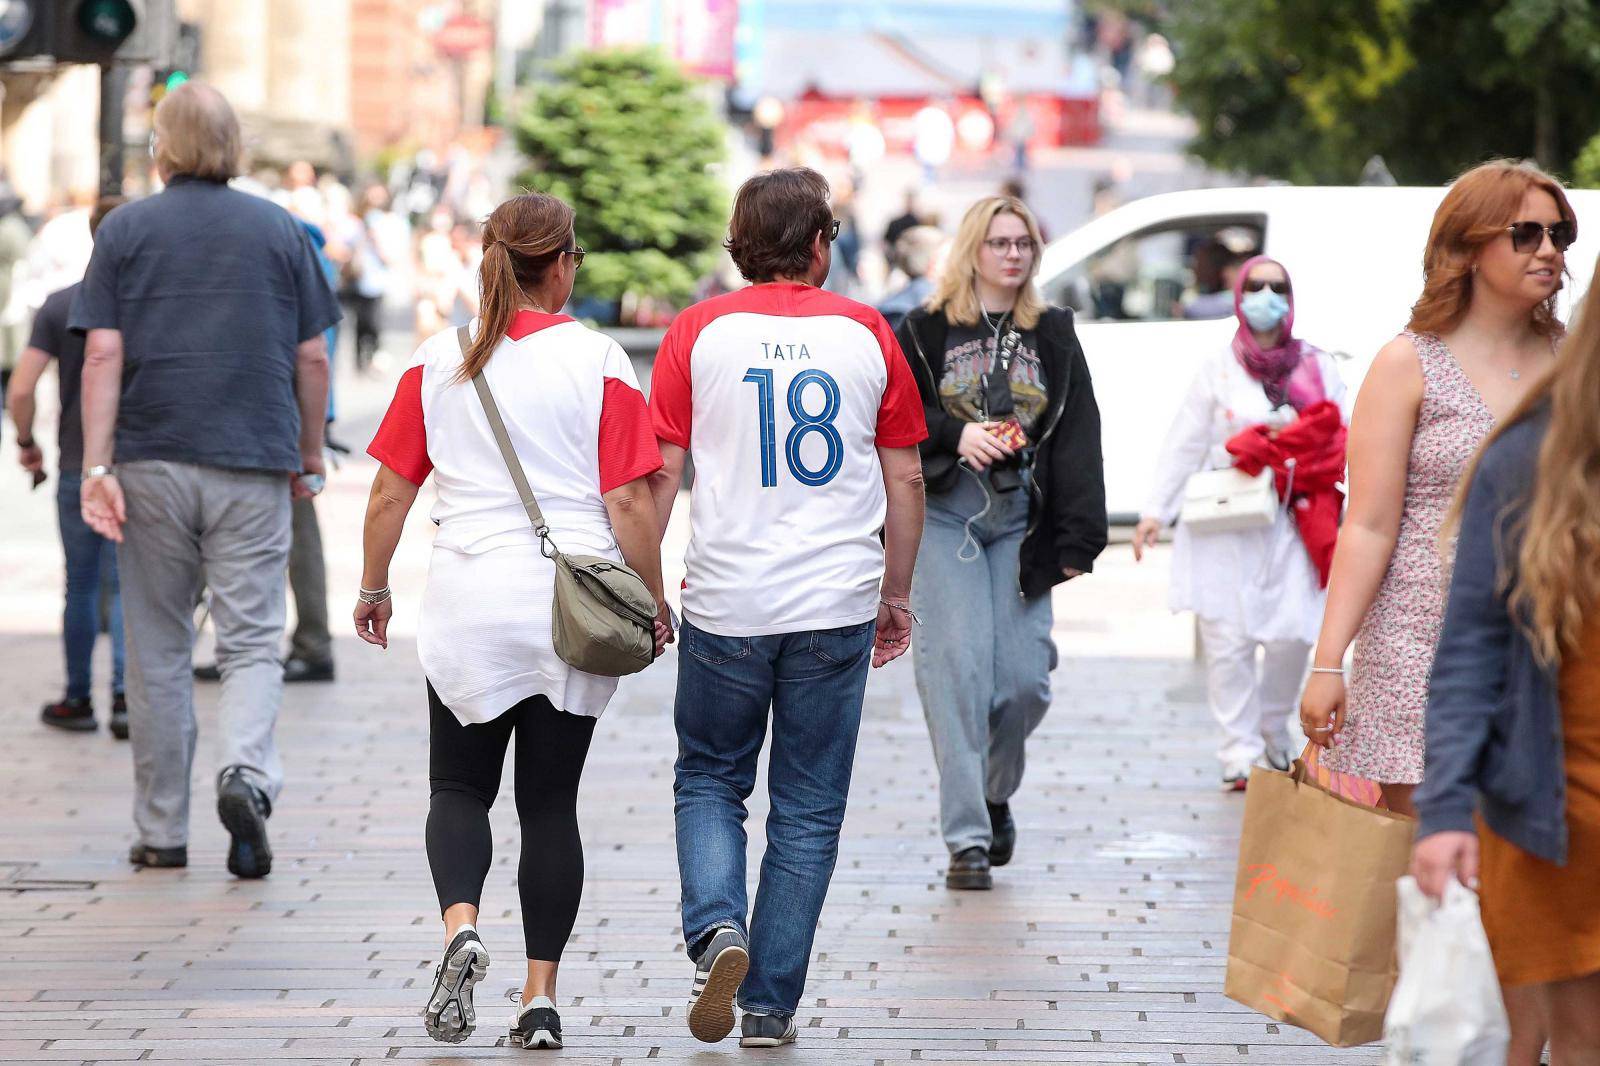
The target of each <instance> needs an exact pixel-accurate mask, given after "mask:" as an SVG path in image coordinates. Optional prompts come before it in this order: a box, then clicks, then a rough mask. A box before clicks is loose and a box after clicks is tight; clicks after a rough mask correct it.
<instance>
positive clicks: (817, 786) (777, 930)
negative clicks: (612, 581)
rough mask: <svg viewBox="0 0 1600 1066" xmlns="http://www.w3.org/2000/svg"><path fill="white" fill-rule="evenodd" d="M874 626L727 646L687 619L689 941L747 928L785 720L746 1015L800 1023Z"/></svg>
mask: <svg viewBox="0 0 1600 1066" xmlns="http://www.w3.org/2000/svg"><path fill="white" fill-rule="evenodd" d="M873 630H874V626H873V623H871V622H863V623H861V624H860V625H853V626H846V627H844V628H842V629H826V630H814V631H807V632H799V633H777V634H773V635H771V636H761V637H723V636H717V635H716V634H714V633H707V632H705V631H704V630H701V629H696V628H695V627H694V626H693V625H692V624H690V623H688V622H685V623H684V625H683V630H682V633H681V634H680V639H681V641H682V644H681V648H682V651H681V653H680V654H679V656H678V699H677V709H676V711H675V713H674V722H675V723H676V725H677V730H678V764H677V768H676V780H675V781H674V783H673V793H674V795H675V796H676V805H675V809H674V813H675V815H676V819H677V827H678V872H679V876H680V878H681V879H682V883H683V931H684V943H685V944H687V945H688V947H689V953H690V955H691V956H698V955H699V953H700V952H701V951H703V950H704V948H705V945H706V944H707V943H708V942H709V941H710V939H711V935H712V934H714V933H715V932H716V931H717V930H718V929H725V928H732V929H738V930H740V931H744V930H745V928H746V925H745V914H746V909H747V901H746V896H745V845H746V837H745V831H744V820H745V817H746V815H747V813H748V812H747V811H746V810H745V800H747V799H749V798H750V793H751V792H752V791H753V790H754V788H755V783H756V760H757V758H758V756H759V755H760V754H761V743H762V740H763V739H764V738H765V736H766V732H767V711H768V708H770V709H771V712H772V753H771V755H770V757H769V759H768V766H767V790H768V793H769V796H770V799H771V812H770V813H769V814H768V815H767V853H766V855H765V856H764V857H763V858H762V860H761V883H760V887H759V888H758V889H757V891H756V905H755V911H754V913H752V914H751V915H750V921H749V927H748V929H749V933H748V935H749V940H750V973H749V976H747V977H746V978H745V981H744V985H743V986H742V987H741V988H740V989H739V1006H740V1007H742V1008H743V1009H744V1010H747V1011H755V1012H756V1013H759V1014H776V1015H791V1014H793V1013H794V1011H795V1008H796V1007H797V1006H798V1005H799V1003H800V994H801V992H802V991H804V989H805V983H806V967H807V964H808V963H809V962H810V959H811V942H812V939H813V937H814V936H815V935H816V931H817V918H818V916H819V915H820V914H821V913H822V902H823V900H824V899H825V898H826V897H827V895H828V881H829V880H830V879H831V878H832V876H833V866H834V862H835V860H836V859H837V858H838V855H839V827H840V826H841V825H842V824H843V822H844V808H845V798H846V796H847V795H848V794H849V791H850V770H851V766H852V764H853V763H854V761H855V754H856V734H857V732H858V731H859V730H860V727H861V699H862V695H863V694H864V693H865V691H866V686H867V667H868V664H869V663H870V662H871V655H872V637H873Z"/></svg>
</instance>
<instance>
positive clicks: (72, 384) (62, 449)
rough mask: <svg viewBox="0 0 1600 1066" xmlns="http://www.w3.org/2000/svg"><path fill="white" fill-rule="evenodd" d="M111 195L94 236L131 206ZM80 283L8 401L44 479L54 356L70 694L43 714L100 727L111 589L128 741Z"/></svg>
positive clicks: (73, 725)
mask: <svg viewBox="0 0 1600 1066" xmlns="http://www.w3.org/2000/svg"><path fill="white" fill-rule="evenodd" d="M125 202H126V201H124V199H123V198H122V197H120V196H107V197H104V198H102V199H101V200H100V201H99V202H98V203H96V204H95V208H94V213H93V214H92V215H91V216H90V219H89V232H90V234H91V236H92V235H93V234H94V232H95V231H96V230H98V229H99V228H100V223H101V221H102V220H103V219H104V218H105V217H106V215H107V213H109V212H110V211H111V209H112V208H114V207H117V206H119V205H120V204H122V203H125ZM78 288H79V283H78V282H73V283H72V284H71V285H68V286H67V287H66V288H64V289H61V290H60V291H58V292H53V293H51V294H50V295H49V296H47V297H46V298H45V301H44V304H43V306H41V307H40V308H39V313H38V314H37V315H35V316H34V319H33V333H32V335H31V336H30V337H29V340H28V347H27V348H26V349H24V350H23V353H22V358H21V360H20V361H19V362H18V365H17V372H16V375H15V377H13V378H12V381H11V393H10V396H9V397H8V399H7V403H8V406H9V408H10V411H11V420H12V422H13V424H15V426H16V427H17V447H18V449H19V450H20V452H21V461H22V466H23V469H25V470H27V471H29V472H30V473H32V474H33V476H34V485H35V486H37V485H39V484H41V483H42V481H43V478H44V452H43V451H42V450H41V449H40V448H39V445H38V443H37V442H36V441H35V440H34V438H33V416H34V409H35V408H34V395H35V387H36V386H37V385H38V382H39V377H40V375H41V374H43V373H44V370H45V368H46V367H47V366H49V365H50V361H51V360H52V359H54V360H55V362H56V377H57V382H58V385H57V394H58V395H59V397H60V400H61V417H60V422H59V436H58V438H57V446H58V456H57V464H56V467H57V484H56V517H57V521H58V524H59V527H60V531H61V550H62V554H63V555H64V556H65V557H66V571H67V591H66V606H65V608H64V610H63V611H62V615H61V642H62V646H63V651H64V653H65V657H66V668H67V689H66V695H64V696H63V697H62V698H61V699H59V700H57V701H55V702H54V703H47V704H45V706H44V709H43V710H42V711H40V713H39V716H40V718H41V719H42V720H43V721H44V723H45V724H46V725H50V726H55V727H56V728H58V729H68V730H72V731H75V732H92V731H93V730H94V729H95V727H96V725H97V723H96V721H95V715H94V701H93V699H92V698H91V695H90V682H91V680H92V678H91V668H92V665H93V661H94V645H95V638H96V637H97V636H98V635H99V632H100V603H101V590H102V589H104V590H105V594H106V595H105V600H106V623H107V629H108V630H109V632H110V636H111V717H110V720H109V723H108V724H109V726H110V729H111V733H112V735H113V736H115V737H116V738H117V739H118V740H126V739H128V704H127V700H126V698H125V696H124V694H123V688H122V679H123V661H124V660H123V641H122V596H121V593H120V591H119V589H118V586H117V555H116V545H115V544H113V543H112V542H111V541H109V540H107V539H106V538H104V537H102V536H101V535H100V534H98V533H96V532H95V531H94V530H92V529H90V528H89V526H88V525H87V524H86V523H85V522H84V520H83V512H82V508H81V506H80V504H79V502H78V491H79V488H80V486H81V484H82V481H83V412H82V410H81V409H80V406H79V393H80V389H81V385H82V381H83V335H82V334H80V333H74V332H73V331H71V330H69V329H68V328H67V316H68V313H69V311H70V310H71V308H72V301H73V299H74V298H75V297H76V296H77V294H78Z"/></svg>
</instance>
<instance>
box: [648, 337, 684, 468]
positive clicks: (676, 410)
mask: <svg viewBox="0 0 1600 1066" xmlns="http://www.w3.org/2000/svg"><path fill="white" fill-rule="evenodd" d="M678 318H679V320H680V321H681V320H682V319H683V316H682V315H679V316H678ZM683 332H684V331H683V330H682V329H680V328H679V326H678V323H677V322H674V323H673V324H672V326H670V327H669V328H668V329H667V335H666V336H665V337H662V338H661V348H660V350H659V351H657V352H656V362H655V366H654V367H652V368H651V371H650V420H651V422H652V423H653V425H654V427H655V435H656V436H657V437H660V438H661V439H662V440H664V441H666V442H667V443H668V444H676V445H677V446H678V447H680V448H687V447H688V446H689V428H690V423H691V422H693V420H694V394H693V392H692V391H691V389H690V387H689V352H688V351H686V350H685V345H684V343H683Z"/></svg>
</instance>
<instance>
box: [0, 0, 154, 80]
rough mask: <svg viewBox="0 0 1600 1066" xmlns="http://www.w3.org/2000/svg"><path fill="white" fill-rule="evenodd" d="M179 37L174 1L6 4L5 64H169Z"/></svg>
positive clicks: (0, 54)
mask: <svg viewBox="0 0 1600 1066" xmlns="http://www.w3.org/2000/svg"><path fill="white" fill-rule="evenodd" d="M177 36H178V16H177V12H176V11H175V9H174V0H0V65H17V66H22V65H27V66H38V65H40V64H41V63H49V62H50V61H52V60H53V61H54V62H57V63H113V62H121V63H156V64H161V65H165V64H168V63H170V62H171V56H172V52H173V49H174V47H175V45H176V44H177Z"/></svg>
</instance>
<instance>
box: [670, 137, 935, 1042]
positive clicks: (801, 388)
mask: <svg viewBox="0 0 1600 1066" xmlns="http://www.w3.org/2000/svg"><path fill="white" fill-rule="evenodd" d="M828 199H829V194H828V184H827V182H826V181H824V180H823V179H822V176H821V175H819V174H817V173H816V172H815V171H812V170H808V169H805V168H797V169H790V170H777V171H772V172H770V173H766V174H759V175H757V176H756V177H753V178H751V179H750V180H749V181H747V182H745V183H744V185H743V186H742V187H741V188H740V189H739V193H738V196H737V197H736V198H735V200H734V207H733V219H732V222H731V223H730V225H729V238H728V245H727V246H728V251H729V252H730V253H731V254H732V256H733V259H734V262H735V264H737V265H738V267H739V271H740V273H742V274H743V275H744V276H745V278H746V279H748V280H749V281H751V282H752V283H753V284H751V285H750V286H749V287H748V288H745V289H741V290H739V291H737V292H733V293H729V294H727V295H725V296H719V297H716V298H714V299H710V300H706V301H704V302H703V303H699V304H696V305H695V306H693V307H691V308H689V309H688V310H686V311H684V312H683V313H682V314H681V315H679V316H678V318H677V319H676V320H675V321H674V322H673V324H672V327H671V328H670V329H669V330H668V331H667V335H666V337H665V338H664V339H663V340H662V342H661V350H660V352H659V354H658V355H657V357H656V363H655V369H654V372H653V376H652V382H651V397H650V407H651V416H652V419H653V421H654V423H655V430H656V436H657V438H658V439H659V443H660V446H661V452H662V458H663V460H664V461H665V464H666V465H665V466H664V467H663V469H662V471H661V472H659V473H658V474H657V475H656V476H655V477H654V478H652V488H653V489H654V491H655V493H656V501H657V506H658V508H659V509H660V513H661V516H662V521H663V523H664V522H665V521H666V519H667V517H668V515H669V514H670V512H671V508H672V503H673V500H674V499H675V498H676V496H677V491H678V487H679V485H680V483H681V480H682V476H683V466H684V456H685V455H686V454H687V455H690V456H692V457H693V459H694V471H695V477H694V489H693V496H692V502H691V512H690V515H691V519H692V526H693V535H692V537H691V539H690V542H689V551H688V558H687V563H688V576H687V578H686V579H685V581H684V585H683V630H682V638H683V640H682V652H681V654H680V655H679V656H678V694H677V707H676V713H675V721H676V725H677V731H678V762H677V767H676V780H675V784H674V786H673V790H674V793H675V795H676V799H677V802H676V807H675V813H676V818H677V835H678V868H679V874H680V877H681V879H682V884H683V931H684V942H685V944H686V945H687V947H688V950H689V954H690V956H691V957H692V958H693V959H694V960H695V964H696V970H695V980H694V987H693V991H692V993H691V997H690V1001H689V1029H690V1031H691V1032H692V1033H693V1034H694V1035H695V1036H696V1037H698V1038H699V1039H701V1040H706V1041H715V1040H720V1039H722V1038H723V1037H724V1036H726V1035H727V1034H728V1032H729V1030H731V1029H732V1027H733V1021H734V1000H735V994H736V993H737V998H738V1005H739V1007H740V1008H742V1009H743V1011H744V1018H743V1022H742V1036H741V1040H740V1044H741V1045H742V1046H744V1047H774V1046H777V1045H779V1044H787V1043H791V1042H793V1040H794V1038H795V1032H796V1027H795V1023H794V1012H795V1008H796V1006H798V1004H799V1002H800V994H801V991H802V990H803V988H804V986H805V978H806V965H807V962H808V961H809V959H810V955H811V942H812V938H813V936H814V934H815V932H816V926H817V917H818V915H819V914H820V913H821V911H822V902H823V899H824V898H825V897H826V896H827V892H828V881H829V879H830V878H831V877H832V875H833V867H834V862H835V859H836V858H837V856H838V850H839V827H840V825H841V824H842V823H843V821H844V810H845V798H846V795H847V793H848V792H849V788H850V771H851V766H852V764H853V762H854V759H855V747H856V734H857V732H858V730H859V727H860V724H861V701H862V695H863V693H864V691H865V688H866V680H867V666H868V663H869V662H870V663H871V664H872V665H873V666H882V665H884V664H885V663H888V662H889V661H891V660H893V659H895V658H897V657H898V656H900V655H901V654H903V653H904V652H905V650H906V649H907V647H909V645H910V642H911V624H910V623H911V610H910V599H909V597H910V593H911V573H912V569H913V567H914V566H915V563H916V555H917V543H918V541H919V540H920V539H921V536H922V474H921V463H920V460H919V458H918V454H917V444H918V443H919V442H920V441H922V439H923V438H924V437H926V436H927V427H926V425H925V423H924V420H923V413H922V401H921V399H920V398H919V397H918V394H917V387H916V382H915V381H914V380H913V378H912V376H911V371H910V367H909V365H908V364H907V363H906V360H905V357H904V356H903V355H902V354H901V352H900V346H899V344H897V343H896V341H895V339H894V334H893V332H892V331H891V330H890V329H889V326H888V324H887V323H886V322H885V321H884V319H883V316H882V315H880V314H879V313H878V312H877V311H875V310H873V309H872V308H870V307H867V306H866V305H864V304H860V303H857V302H855V301H854V300H848V299H845V298H844V297H842V296H837V295H835V294H833V293H830V292H825V291H823V290H822V289H820V288H818V286H819V285H820V284H821V283H822V280H823V279H824V278H825V277H827V274H828V266H829V263H830V261H831V259H832V252H831V244H832V241H833V238H834V237H835V236H836V235H837V234H838V229H839V223H838V222H837V221H835V220H834V219H833V218H832V216H831V212H830V211H829V207H828ZM769 711H770V713H771V718H772V754H771V756H770V759H769V765H768V787H769V792H770V794H771V803H772V806H771V813H770V815H769V816H768V818H767V853H766V857H765V858H764V860H763V862H762V866H761V884H760V888H759V890H758V891H757V893H756V900H755V910H754V912H753V913H751V914H750V916H749V920H748V923H747V921H746V913H747V906H746V898H745V833H744V820H745V817H746V810H745V801H746V800H747V799H748V798H749V796H750V793H751V790H752V789H754V787H755V780H756V760H757V757H758V756H759V754H760V751H761V745H762V741H763V739H764V737H765V735H766V732H767V718H768V712H769ZM747 930H748V932H747ZM741 983H742V987H741Z"/></svg>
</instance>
